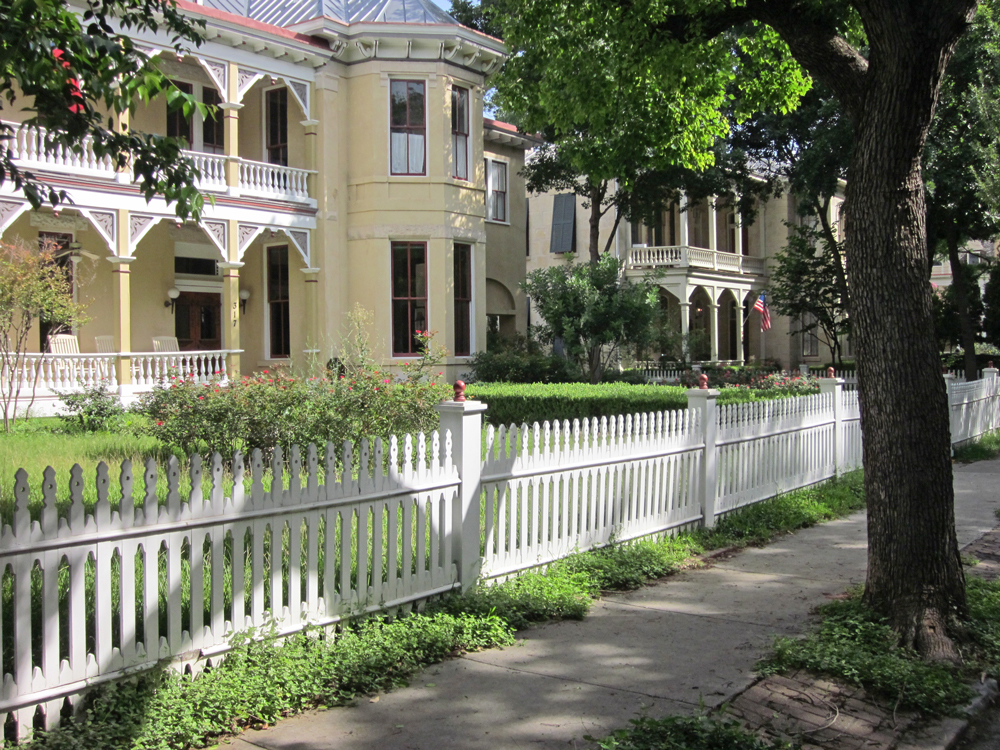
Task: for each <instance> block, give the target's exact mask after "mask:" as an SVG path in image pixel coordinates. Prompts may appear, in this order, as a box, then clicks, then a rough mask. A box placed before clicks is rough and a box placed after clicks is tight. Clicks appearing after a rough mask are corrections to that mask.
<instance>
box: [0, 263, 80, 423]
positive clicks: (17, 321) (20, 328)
mask: <svg viewBox="0 0 1000 750" xmlns="http://www.w3.org/2000/svg"><path fill="white" fill-rule="evenodd" d="M39 320H45V321H46V322H48V323H49V324H50V325H52V326H53V327H54V328H59V327H66V326H72V325H76V324H79V323H82V322H83V320H84V317H83V306H82V305H79V304H77V303H75V302H74V301H73V287H72V282H71V281H70V278H69V277H68V276H67V275H66V273H65V271H64V270H63V269H62V268H61V267H60V266H59V265H58V264H57V263H56V259H55V254H54V252H53V248H52V246H51V245H48V246H45V247H42V248H41V249H36V248H34V247H31V246H29V245H27V244H25V243H20V244H11V243H0V403H2V405H3V426H4V430H5V431H6V432H10V430H11V428H12V427H13V426H14V424H15V422H16V420H17V403H18V399H19V398H20V396H21V391H22V389H23V387H24V379H23V378H22V377H21V373H23V372H24V369H25V364H26V360H27V357H26V354H27V349H28V338H29V336H30V334H31V332H32V330H34V325H35V323H37V322H38V321H39ZM37 383H38V378H37V377H31V398H30V399H29V401H28V406H27V409H25V413H27V411H28V410H29V409H30V408H31V406H32V404H33V403H34V401H35V392H36V387H37Z"/></svg>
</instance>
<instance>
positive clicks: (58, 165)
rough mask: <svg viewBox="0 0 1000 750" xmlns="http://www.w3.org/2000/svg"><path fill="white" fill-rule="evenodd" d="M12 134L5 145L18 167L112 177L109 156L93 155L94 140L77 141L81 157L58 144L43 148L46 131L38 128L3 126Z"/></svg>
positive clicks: (17, 124)
mask: <svg viewBox="0 0 1000 750" xmlns="http://www.w3.org/2000/svg"><path fill="white" fill-rule="evenodd" d="M3 124H4V125H6V126H7V127H9V128H11V130H13V132H12V133H11V134H10V137H9V138H8V139H7V141H6V146H7V148H9V149H10V150H11V152H12V155H13V158H14V161H15V162H17V163H18V166H24V167H29V168H32V169H43V170H50V171H59V172H72V173H76V174H86V175H89V176H100V177H114V176H115V173H116V170H115V165H114V162H113V161H112V160H111V157H109V156H101V157H99V156H97V154H96V153H94V139H93V138H91V137H90V136H87V137H85V138H84V139H83V140H82V141H81V153H76V152H75V151H74V150H73V149H70V148H67V147H66V146H64V145H63V144H61V143H49V144H46V139H47V137H48V131H47V130H46V129H45V128H43V127H39V126H34V127H28V126H24V125H21V124H19V123H14V122H7V121H4V123H3Z"/></svg>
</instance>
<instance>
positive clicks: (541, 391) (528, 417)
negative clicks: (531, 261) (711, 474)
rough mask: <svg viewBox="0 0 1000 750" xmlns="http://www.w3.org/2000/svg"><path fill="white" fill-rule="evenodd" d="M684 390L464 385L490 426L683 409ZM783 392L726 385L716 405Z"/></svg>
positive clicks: (624, 386)
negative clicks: (483, 410) (481, 406)
mask: <svg viewBox="0 0 1000 750" xmlns="http://www.w3.org/2000/svg"><path fill="white" fill-rule="evenodd" d="M686 394H687V389H686V388H683V387H681V386H668V385H630V384H628V383H601V384H599V385H590V384H589V383H531V384H523V383H473V384H471V385H470V386H469V387H468V388H467V389H466V395H468V396H470V397H472V398H475V399H478V400H479V401H484V402H486V404H487V405H488V406H489V409H487V411H486V415H485V416H486V421H487V422H488V423H489V424H492V425H493V426H494V427H499V426H500V425H502V424H505V425H509V424H522V423H527V424H531V423H533V422H544V421H546V420H547V421H550V422H551V421H552V420H554V419H559V420H563V419H569V420H573V419H583V418H585V417H587V418H590V417H611V416H616V415H618V414H636V413H642V412H652V411H666V410H670V409H686V408H687V395H686ZM783 395H784V394H778V393H767V394H765V393H761V392H756V391H749V390H746V389H735V388H733V389H728V388H727V389H724V390H723V391H722V392H721V394H720V396H719V403H735V402H740V401H756V400H762V399H767V398H780V397H782V396H783Z"/></svg>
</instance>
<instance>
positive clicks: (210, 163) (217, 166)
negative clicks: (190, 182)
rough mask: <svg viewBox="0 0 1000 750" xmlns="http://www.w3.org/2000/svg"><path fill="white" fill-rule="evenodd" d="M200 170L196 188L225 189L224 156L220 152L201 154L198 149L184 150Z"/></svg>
mask: <svg viewBox="0 0 1000 750" xmlns="http://www.w3.org/2000/svg"><path fill="white" fill-rule="evenodd" d="M183 153H184V155H185V156H187V157H188V158H190V159H191V161H192V162H194V166H195V167H196V168H197V169H198V171H199V172H201V177H200V178H199V179H198V188H199V189H201V190H225V189H226V157H225V156H222V155H221V154H203V153H200V152H198V151H184V152H183Z"/></svg>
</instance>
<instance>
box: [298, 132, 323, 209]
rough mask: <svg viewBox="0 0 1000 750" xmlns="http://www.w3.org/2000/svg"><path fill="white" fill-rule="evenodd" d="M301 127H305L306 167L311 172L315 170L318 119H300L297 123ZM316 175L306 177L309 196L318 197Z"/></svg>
mask: <svg viewBox="0 0 1000 750" xmlns="http://www.w3.org/2000/svg"><path fill="white" fill-rule="evenodd" d="M299 124H300V125H301V126H302V127H304V128H305V129H306V144H305V146H306V169H309V170H311V171H313V172H315V171H317V167H316V161H317V153H318V149H317V147H316V146H317V143H318V140H319V139H318V138H317V136H318V135H319V120H302V121H301V122H300V123H299ZM316 178H317V175H315V174H310V175H309V176H308V177H307V178H306V185H307V186H308V191H309V195H310V196H311V197H314V198H315V197H318V193H319V188H318V187H317V185H316Z"/></svg>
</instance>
